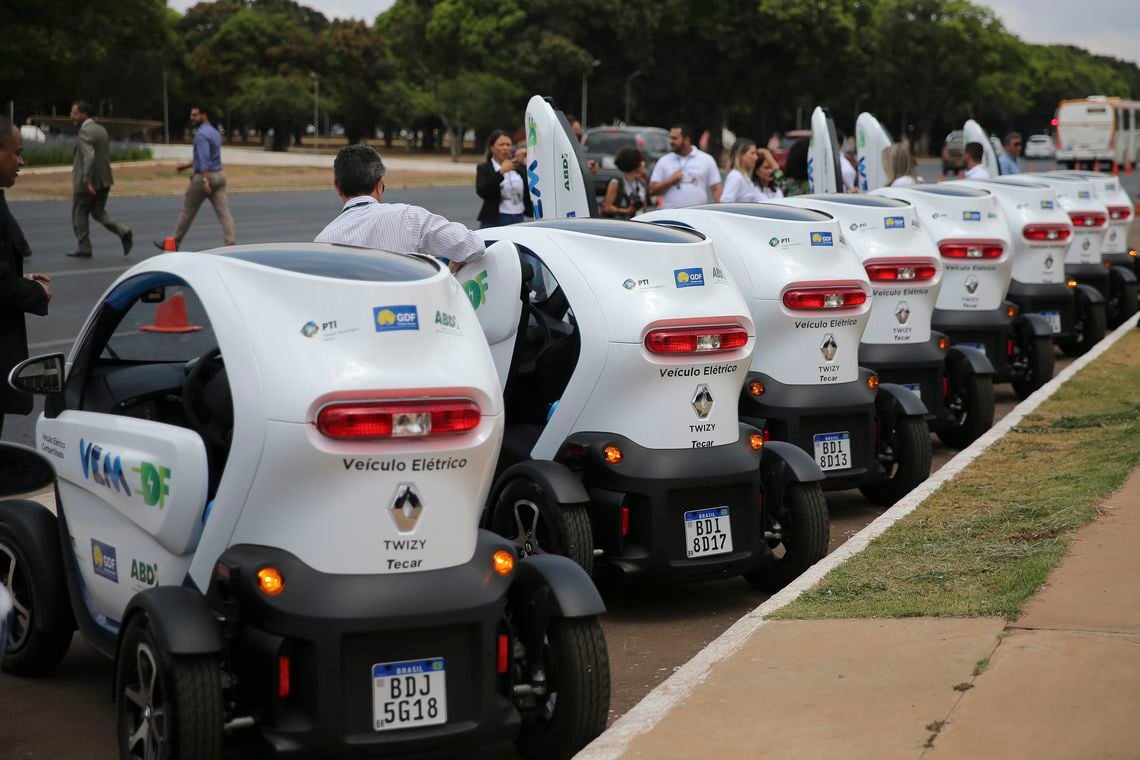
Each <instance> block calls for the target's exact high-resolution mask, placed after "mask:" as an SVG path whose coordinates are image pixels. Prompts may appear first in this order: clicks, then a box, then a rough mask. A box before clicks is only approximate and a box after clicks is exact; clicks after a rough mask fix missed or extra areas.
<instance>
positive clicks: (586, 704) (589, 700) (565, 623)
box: [515, 616, 610, 760]
mask: <svg viewBox="0 0 1140 760" xmlns="http://www.w3.org/2000/svg"><path fill="white" fill-rule="evenodd" d="M545 644H546V647H545V649H546V651H545V652H543V660H544V665H543V667H544V669H545V671H546V676H547V684H548V688H549V690H550V691H549V694H548V695H547V698H546V700H545V701H543V702H542V704H540V705H538V706H537V707H536V708H532V709H529V710H526V711H524V712H523V716H522V727H521V728H520V729H519V735H518V737H516V738H515V746H517V747H518V750H519V752H520V753H521V754H522V755H523V757H526V758H532V759H533V760H569V758H571V757H573V756H574V755H575V754H577V753H578V751H579V750H581V749H582V748H583V747H585V746H586V745H587V744H589V743H590V742H591V741H592V740H593V739H594V738H595V737H597V736H598V735H599V734H600V733H602V731H603V730H604V729H605V727H606V718H607V717H608V716H609V710H610V660H609V653H608V652H607V650H606V637H605V636H604V635H603V634H602V624H601V623H600V622H599V621H598V618H597V617H596V616H591V617H584V618H573V619H566V618H555V619H553V620H551V621H550V628H549V630H548V631H547V635H546V641H545Z"/></svg>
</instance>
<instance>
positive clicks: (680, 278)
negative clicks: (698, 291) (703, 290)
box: [673, 267, 705, 288]
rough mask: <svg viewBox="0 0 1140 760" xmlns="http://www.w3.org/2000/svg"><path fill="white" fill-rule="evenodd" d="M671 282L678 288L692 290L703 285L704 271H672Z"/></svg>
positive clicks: (699, 269)
mask: <svg viewBox="0 0 1140 760" xmlns="http://www.w3.org/2000/svg"><path fill="white" fill-rule="evenodd" d="M673 282H675V283H676V285H677V287H678V288H693V287H697V286H698V285H704V284H705V271H704V270H703V269H701V268H700V267H690V268H688V269H674V270H673Z"/></svg>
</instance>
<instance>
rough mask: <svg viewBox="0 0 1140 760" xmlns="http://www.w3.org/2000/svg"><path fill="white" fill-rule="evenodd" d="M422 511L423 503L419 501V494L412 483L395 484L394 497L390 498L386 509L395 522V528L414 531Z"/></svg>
mask: <svg viewBox="0 0 1140 760" xmlns="http://www.w3.org/2000/svg"><path fill="white" fill-rule="evenodd" d="M423 511H424V505H423V504H421V503H420V496H419V494H418V493H416V487H415V485H414V484H412V483H401V484H400V485H398V486H396V498H394V499H393V500H392V506H391V507H390V508H389V510H388V512H389V514H391V515H392V521H393V522H395V523H396V530H398V531H399V532H400V533H413V532H415V530H416V523H417V522H418V521H419V519H420V515H421V514H422V513H423Z"/></svg>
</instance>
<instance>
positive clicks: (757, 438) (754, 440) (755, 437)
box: [748, 433, 764, 451]
mask: <svg viewBox="0 0 1140 760" xmlns="http://www.w3.org/2000/svg"><path fill="white" fill-rule="evenodd" d="M748 445H749V446H751V447H752V450H753V451H759V450H760V449H762V448H764V436H762V435H760V434H759V433H750V434H749V436H748Z"/></svg>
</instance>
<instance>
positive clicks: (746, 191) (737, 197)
mask: <svg viewBox="0 0 1140 760" xmlns="http://www.w3.org/2000/svg"><path fill="white" fill-rule="evenodd" d="M751 184H752V183H751V182H749V181H748V179H747V178H745V176H744V175H743V174H741V173H740V172H739V171H737V170H736V169H733V170H732V171H730V172H729V173H728V176H727V177H725V178H724V190H723V191H722V192H721V194H720V202H721V203H740V202H747V201H754V200H756V198H755V197H754V194H753V192H752V188H751V187H749V185H751Z"/></svg>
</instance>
